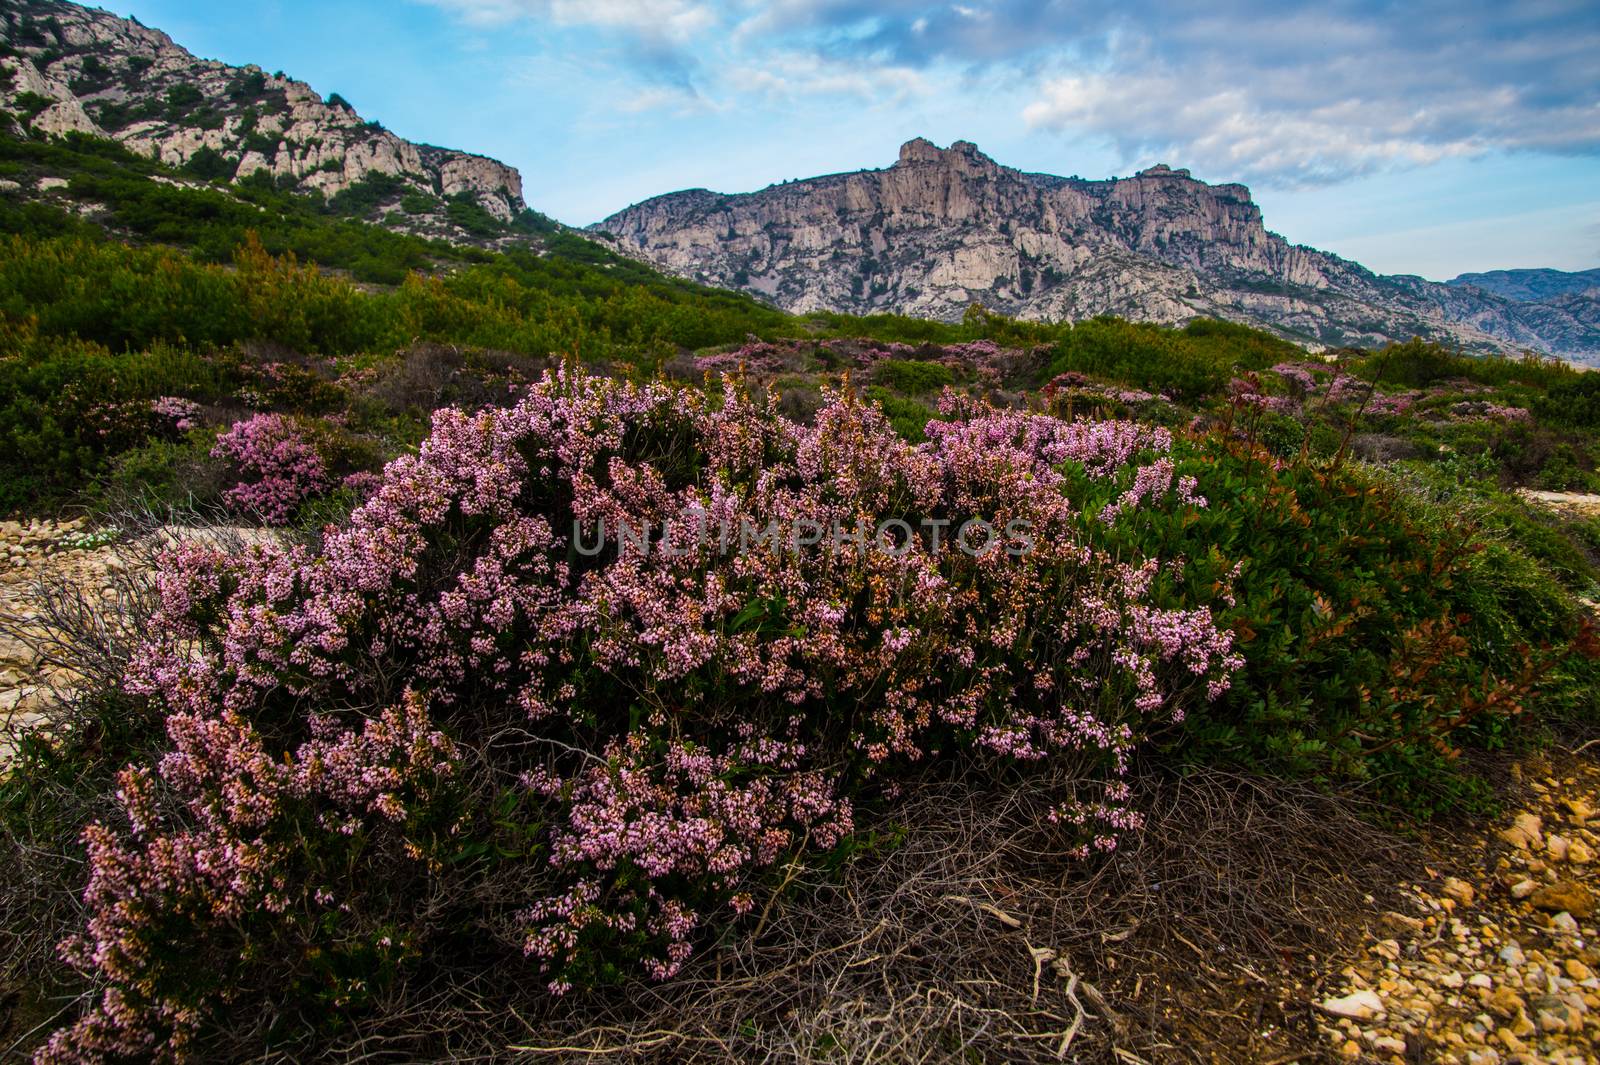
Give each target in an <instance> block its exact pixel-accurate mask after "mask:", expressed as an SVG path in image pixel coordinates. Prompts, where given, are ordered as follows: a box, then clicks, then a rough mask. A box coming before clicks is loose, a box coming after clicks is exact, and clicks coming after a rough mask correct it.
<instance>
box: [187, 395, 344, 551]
mask: <svg viewBox="0 0 1600 1065" xmlns="http://www.w3.org/2000/svg"><path fill="white" fill-rule="evenodd" d="M211 455H212V457H213V458H219V459H224V460H226V461H227V462H228V463H229V465H230V466H231V467H232V468H233V471H234V474H235V475H236V476H237V477H238V478H239V480H238V483H236V484H235V485H234V486H233V487H232V488H229V489H228V490H227V491H226V492H224V493H223V499H224V500H226V501H227V503H228V505H229V506H230V507H231V508H233V509H234V510H236V511H238V512H240V513H241V514H246V515H249V516H251V517H255V518H259V519H260V520H261V521H264V522H266V523H267V524H269V525H283V524H286V523H287V522H288V521H289V520H290V519H291V518H292V517H293V516H294V512H295V510H296V508H298V507H299V506H300V504H301V503H303V502H304V501H305V500H306V499H308V498H309V497H311V496H313V495H315V494H317V493H318V492H321V491H323V490H325V489H327V488H328V487H329V485H330V480H329V476H328V470H327V467H326V465H325V464H324V463H323V461H322V456H321V455H320V454H318V452H317V449H316V447H315V446H314V445H312V443H311V442H310V441H309V440H307V439H306V437H305V435H304V434H303V433H301V431H300V430H299V428H298V427H296V425H295V423H294V420H293V419H292V418H289V417H287V416H286V415H282V414H257V415H254V416H252V417H250V418H248V419H246V420H244V421H242V422H235V423H234V424H233V425H232V426H231V427H229V428H228V430H227V431H226V432H224V433H223V434H222V435H221V436H220V437H218V438H217V443H216V446H215V447H214V448H212V450H211Z"/></svg>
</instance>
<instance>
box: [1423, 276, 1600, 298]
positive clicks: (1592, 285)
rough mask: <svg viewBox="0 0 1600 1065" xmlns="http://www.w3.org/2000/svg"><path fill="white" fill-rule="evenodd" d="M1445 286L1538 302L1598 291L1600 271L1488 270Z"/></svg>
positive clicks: (1456, 279)
mask: <svg viewBox="0 0 1600 1065" xmlns="http://www.w3.org/2000/svg"><path fill="white" fill-rule="evenodd" d="M1446 284H1450V285H1471V286H1473V287H1475V288H1481V289H1483V290H1484V291H1485V292H1493V293H1494V294H1495V295H1496V296H1504V297H1505V298H1506V299H1508V300H1521V301H1526V302H1529V303H1540V302H1543V301H1545V300H1550V299H1554V298H1556V297H1558V296H1565V295H1569V294H1571V293H1577V292H1587V291H1589V290H1591V289H1600V270H1575V271H1568V270H1488V271H1485V272H1483V273H1480V274H1462V275H1461V276H1459V277H1453V278H1451V279H1450V280H1449V281H1447V282H1446Z"/></svg>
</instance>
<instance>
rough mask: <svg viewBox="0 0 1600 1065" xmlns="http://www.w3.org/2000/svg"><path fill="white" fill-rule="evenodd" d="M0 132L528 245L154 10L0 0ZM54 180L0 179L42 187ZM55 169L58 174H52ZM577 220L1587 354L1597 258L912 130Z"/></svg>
mask: <svg viewBox="0 0 1600 1065" xmlns="http://www.w3.org/2000/svg"><path fill="white" fill-rule="evenodd" d="M0 39H3V41H4V47H3V48H0V109H3V112H4V113H0V132H4V131H7V130H9V132H10V133H11V135H14V136H15V135H23V136H27V135H31V136H55V135H62V134H67V133H73V132H77V133H85V134H91V135H96V136H102V137H108V138H111V139H114V140H116V141H119V142H121V143H122V144H123V145H125V146H127V147H128V148H130V149H133V150H134V151H137V152H139V153H141V154H144V155H150V156H154V157H156V158H158V159H159V160H161V161H162V162H165V163H167V164H170V165H172V166H177V167H180V168H181V169H182V170H183V171H184V172H186V174H188V175H192V177H188V178H186V180H192V181H193V182H194V183H197V184H199V183H204V182H207V181H217V180H227V181H245V180H250V181H263V180H270V181H271V182H273V183H274V184H275V185H276V186H278V187H280V188H286V189H292V190H294V191H298V192H302V193H305V194H308V195H321V196H324V197H329V198H337V199H339V200H340V201H341V203H342V204H343V206H344V207H346V208H348V212H347V213H353V214H356V216H359V217H363V218H365V219H366V220H369V221H372V222H377V223H380V224H382V225H385V226H389V227H391V228H394V229H399V230H403V231H406V232H412V233H417V234H419V235H422V236H427V237H436V238H441V239H445V240H450V241H452V242H456V243H472V244H482V245H489V246H497V247H508V246H517V245H527V244H529V243H537V242H538V241H539V240H540V236H539V234H540V233H541V232H547V231H548V230H549V229H550V228H552V226H553V224H552V223H550V222H549V220H548V219H545V218H543V216H540V215H537V214H536V213H534V212H532V211H530V210H529V209H528V206H527V204H525V203H524V202H523V199H522V180H521V176H520V175H519V174H518V173H517V171H516V170H515V169H514V168H512V167H510V166H507V165H505V164H503V163H500V162H497V161H495V160H493V159H489V158H486V157H484V156H480V155H473V154H470V153H467V152H461V151H455V150H450V149H445V148H436V147H433V146H430V145H424V144H415V143H412V142H410V141H407V140H405V139H403V138H401V137H398V136H396V135H395V134H393V133H390V132H389V131H387V130H385V129H383V128H382V127H381V126H379V125H378V124H377V123H373V122H367V121H365V120H363V119H362V117H361V116H360V115H358V114H356V112H355V111H354V110H353V109H352V108H351V107H350V106H349V104H347V103H345V102H344V101H343V100H341V99H339V98H338V97H337V96H328V97H323V96H321V95H320V94H318V93H317V92H316V91H314V90H313V89H312V88H311V87H310V86H309V85H307V84H305V83H304V82H300V81H295V80H294V79H292V78H290V77H287V76H285V75H283V74H281V73H275V74H268V73H267V72H265V71H263V70H261V69H260V68H258V67H254V66H244V67H234V66H229V65H227V64H224V63H219V62H215V61H211V60H204V59H198V58H196V57H195V56H194V55H192V54H190V53H189V52H188V51H186V50H185V49H183V48H182V47H180V46H178V45H177V44H175V43H174V42H173V41H172V39H171V38H170V37H168V36H167V35H166V34H164V33H162V32H160V31H159V30H155V29H151V28H148V27H145V26H143V25H141V24H140V23H138V22H137V21H135V20H131V19H123V18H118V17H116V16H114V15H111V14H109V13H107V12H105V11H101V10H98V9H93V8H85V7H81V6H78V5H76V4H72V3H66V2H64V0H0ZM54 180H55V179H51V178H41V179H38V181H37V187H32V188H28V189H17V188H14V186H15V185H16V184H17V183H16V182H14V181H10V180H8V179H0V190H4V189H5V187H6V186H13V188H12V194H21V195H24V196H35V197H38V198H42V199H47V200H48V199H50V198H51V196H52V195H53V189H54V186H51V185H50V184H49V183H50V182H51V181H54ZM56 184H60V182H56ZM589 235H590V236H591V237H592V238H594V239H595V240H598V241H600V242H603V243H606V244H608V245H610V246H611V247H612V248H614V249H615V250H617V251H620V252H622V253H624V254H627V255H629V256H632V257H634V258H636V259H640V260H642V261H644V262H647V263H649V264H652V265H654V266H657V267H659V268H662V269H664V270H667V271H669V272H671V273H674V274H677V275H679V276H682V277H686V278H690V279H692V280H696V281H702V282H706V283H709V284H713V285H718V286H722V287H727V288H735V289H742V290H745V291H747V292H750V293H753V294H755V295H757V296H758V297H760V298H763V299H766V300H768V301H770V302H772V303H774V304H776V305H777V306H779V307H782V308H784V309H786V310H790V311H796V312H802V313H803V312H810V311H817V310H836V311H849V312H856V313H876V312H898V313H903V314H909V315H920V316H927V317H937V318H943V319H953V318H959V317H960V316H961V315H962V314H964V313H965V312H966V310H967V308H968V306H970V305H971V304H972V303H975V302H977V303H982V304H983V305H985V306H986V307H989V308H991V309H993V310H997V311H1002V312H1005V313H1008V314H1014V315H1018V316H1021V317H1024V318H1038V319H1063V318H1065V319H1074V320H1076V319H1081V318H1087V317H1092V316H1095V315H1102V314H1116V315H1121V316H1123V317H1127V318H1131V319H1136V320H1146V321H1156V322H1165V323H1175V324H1176V323H1182V322H1186V321H1189V320H1191V319H1194V318H1199V317H1219V318H1226V319H1231V320H1234V321H1239V322H1245V323H1248V324H1251V325H1256V326H1260V327H1263V328H1267V329H1270V330H1272V331H1274V332H1276V333H1278V334H1280V335H1282V336H1285V337H1288V338H1290V339H1293V340H1296V341H1298V342H1300V343H1303V344H1305V345H1307V346H1308V347H1311V348H1314V349H1315V348H1335V347H1341V346H1347V345H1361V346H1370V345H1377V344H1382V343H1386V342H1388V341H1392V340H1404V339H1408V338H1410V337H1411V336H1414V335H1415V336H1422V337H1425V338H1428V339H1433V340H1438V341H1442V342H1445V343H1449V344H1453V345H1458V346H1460V347H1462V348H1464V349H1467V350H1470V351H1477V352H1491V351H1501V352H1515V351H1521V350H1534V351H1539V352H1545V353H1552V354H1557V355H1560V356H1562V357H1564V358H1569V359H1573V360H1575V361H1580V362H1590V363H1595V364H1600V289H1597V288H1596V287H1595V286H1596V284H1597V283H1600V271H1589V272H1587V273H1583V274H1563V273H1561V272H1560V271H1554V270H1507V271H1495V272H1492V273H1486V274H1464V275H1462V276H1461V277H1459V278H1456V279H1455V280H1453V281H1451V282H1448V283H1445V284H1439V283H1436V282H1431V281H1426V280H1423V279H1422V278H1419V277H1410V276H1382V275H1379V274H1375V273H1373V272H1372V271H1370V270H1367V269H1366V268H1364V267H1362V266H1360V265H1359V264H1357V263H1353V262H1350V261H1348V260H1345V259H1341V258H1339V257H1338V256H1335V255H1331V254H1328V253H1326V252H1321V251H1318V250H1316V249H1313V248H1308V247H1304V246H1301V245H1295V244H1290V243H1289V242H1288V241H1286V240H1284V239H1283V238H1282V237H1280V236H1278V235H1277V234H1275V233H1271V232H1269V231H1268V230H1267V229H1266V228H1265V227H1264V225H1263V223H1262V217H1261V211H1260V208H1259V207H1257V206H1256V204H1255V203H1254V202H1253V201H1252V200H1251V198H1250V191H1249V189H1247V188H1245V187H1244V186H1243V185H1234V184H1229V185H1210V184H1207V183H1205V182H1202V181H1198V180H1195V179H1194V178H1193V177H1192V176H1190V174H1189V172H1188V171H1186V170H1174V169H1170V168H1168V167H1166V166H1156V167H1152V168H1150V169H1148V170H1144V171H1141V172H1140V173H1138V174H1135V175H1133V176H1132V177H1128V178H1111V179H1106V180H1085V179H1082V178H1076V177H1056V176H1053V175H1049V174H1031V173H1024V172H1022V171H1018V170H1014V169H1011V168H1009V167H1005V166H1001V165H999V164H997V163H996V162H995V161H994V160H992V159H990V158H989V157H988V156H986V155H984V154H983V153H982V152H981V151H979V150H978V148H977V147H976V146H975V145H973V144H971V143H969V142H966V141H958V142H956V143H955V144H953V145H951V146H950V147H949V148H947V149H941V148H939V147H936V146H935V145H933V144H931V143H929V142H928V141H926V140H922V139H920V138H919V139H917V140H913V141H910V142H909V143H907V144H906V145H905V146H904V147H903V148H902V149H901V150H900V156H899V159H898V160H897V161H896V162H895V163H894V164H893V165H892V166H890V167H887V168H885V169H882V170H862V171H856V172H854V173H848V174H835V175H829V176H826V177H817V178H809V179H805V180H800V181H790V182H786V183H784V184H781V185H774V186H771V187H769V188H766V189H763V190H761V191H759V192H754V193H749V194H743V195H728V194H723V193H716V192H710V191H707V190H705V189H693V190H689V191H685V192H675V193H671V194H668V195H665V196H659V197H656V198H654V199H651V200H647V201H645V202H644V203H641V204H638V205H636V206H633V207H629V208H627V209H626V210H623V211H620V212H618V213H617V214H614V215H612V216H611V217H610V218H607V219H606V220H605V221H603V222H601V223H600V224H599V225H597V226H594V227H591V230H590V233H589Z"/></svg>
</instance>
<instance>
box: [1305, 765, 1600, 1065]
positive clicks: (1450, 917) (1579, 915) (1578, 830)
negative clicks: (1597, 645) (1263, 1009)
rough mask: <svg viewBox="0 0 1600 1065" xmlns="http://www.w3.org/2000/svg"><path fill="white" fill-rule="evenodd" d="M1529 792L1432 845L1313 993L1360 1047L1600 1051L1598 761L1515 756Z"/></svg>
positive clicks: (1539, 1058)
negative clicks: (1325, 986) (1395, 902)
mask: <svg viewBox="0 0 1600 1065" xmlns="http://www.w3.org/2000/svg"><path fill="white" fill-rule="evenodd" d="M1513 776H1514V778H1516V780H1517V781H1518V782H1519V783H1514V784H1513V787H1514V788H1515V789H1516V790H1518V791H1520V792H1521V793H1522V795H1523V796H1524V799H1525V801H1523V802H1521V803H1520V804H1519V808H1517V809H1515V810H1514V811H1512V812H1509V813H1508V814H1507V816H1506V817H1505V818H1503V819H1502V820H1501V821H1500V822H1499V823H1498V824H1494V825H1489V826H1483V829H1482V831H1479V832H1474V833H1471V834H1469V835H1468V836H1467V837H1466V838H1465V839H1461V840H1455V841H1451V842H1450V843H1449V844H1441V845H1438V846H1436V847H1434V848H1432V849H1433V850H1434V851H1435V854H1434V857H1435V858H1437V859H1438V868H1437V869H1430V870H1429V871H1430V872H1433V873H1436V874H1437V875H1436V876H1434V877H1433V878H1431V879H1429V880H1428V881H1427V882H1425V883H1410V884H1404V885H1402V889H1403V892H1404V897H1405V898H1407V899H1408V900H1409V906H1407V907H1406V908H1404V909H1403V910H1402V911H1399V912H1385V913H1383V914H1381V915H1375V916H1376V918H1377V919H1376V921H1374V922H1373V923H1372V924H1373V927H1375V928H1376V931H1375V932H1374V933H1373V934H1371V935H1370V936H1369V938H1368V940H1367V941H1366V942H1365V943H1363V944H1352V945H1351V946H1352V948H1353V949H1352V951H1351V952H1350V955H1349V956H1348V957H1347V959H1346V964H1343V965H1342V967H1341V968H1340V969H1339V978H1338V980H1336V981H1335V982H1334V983H1335V984H1336V985H1342V987H1343V992H1344V993H1342V994H1340V995H1336V996H1333V997H1329V998H1325V999H1323V1000H1321V1001H1320V1002H1318V1004H1317V1005H1318V1007H1319V1009H1320V1011H1321V1012H1322V1013H1323V1014H1324V1016H1325V1023H1324V1024H1323V1025H1322V1032H1323V1034H1324V1036H1325V1037H1326V1039H1327V1040H1328V1043H1329V1045H1330V1046H1331V1047H1332V1048H1333V1049H1334V1051H1335V1053H1337V1054H1338V1055H1341V1056H1343V1057H1345V1058H1348V1059H1351V1060H1377V1061H1384V1062H1413V1061H1438V1062H1450V1063H1462V1065H1498V1063H1508V1065H1509V1063H1512V1062H1521V1063H1535V1062H1549V1063H1572V1065H1578V1063H1588V1062H1596V1061H1600V1051H1597V1047H1600V975H1597V974H1600V942H1597V940H1596V902H1597V898H1600V861H1597V854H1600V767H1597V766H1596V764H1595V762H1594V761H1593V760H1592V759H1586V758H1582V757H1575V758H1573V759H1572V760H1571V761H1570V763H1569V764H1568V765H1566V766H1564V767H1563V768H1562V769H1561V770H1560V771H1552V770H1550V769H1549V768H1548V767H1544V766H1541V767H1540V768H1538V769H1537V771H1533V770H1530V769H1528V768H1525V767H1522V766H1520V765H1519V766H1515V767H1513Z"/></svg>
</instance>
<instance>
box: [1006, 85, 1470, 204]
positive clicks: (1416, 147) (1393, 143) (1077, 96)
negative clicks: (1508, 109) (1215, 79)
mask: <svg viewBox="0 0 1600 1065" xmlns="http://www.w3.org/2000/svg"><path fill="white" fill-rule="evenodd" d="M1466 105H1467V106H1470V107H1492V106H1494V102H1493V101H1492V100H1487V99H1485V100H1476V101H1470V102H1466ZM1440 117H1441V116H1438V115H1436V114H1430V113H1429V111H1428V110H1427V109H1426V108H1421V109H1418V108H1408V107H1406V106H1404V105H1403V104H1399V105H1396V104H1389V103H1386V102H1383V101H1363V100H1355V99H1352V100H1337V101H1330V102H1328V103H1325V104H1322V105H1318V106H1309V107H1294V108H1289V107H1282V106H1273V105H1272V104H1271V103H1270V102H1262V101H1260V100H1259V99H1257V98H1256V97H1255V96H1254V95H1253V94H1252V92H1251V91H1250V90H1249V89H1248V88H1246V87H1243V86H1228V87H1220V88H1213V89H1211V90H1209V91H1207V90H1204V89H1198V88H1197V87H1196V86H1195V85H1194V84H1192V82H1191V80H1190V79H1189V78H1186V77H1179V76H1175V75H1162V74H1144V75H1127V74H1092V75H1087V76H1081V77H1061V78H1055V79H1053V80H1050V81H1048V82H1047V83H1046V84H1045V85H1044V86H1043V87H1042V89H1041V90H1040V93H1039V99H1038V100H1036V101H1035V102H1033V103H1031V104H1029V105H1028V106H1027V107H1026V108H1025V109H1024V110H1023V118H1024V120H1025V121H1027V123H1028V124H1029V125H1030V126H1034V127H1036V128H1045V129H1053V130H1063V131H1066V130H1070V131H1073V132H1088V133H1094V134H1099V135H1101V136H1104V137H1105V138H1107V139H1109V140H1110V141H1112V142H1113V143H1114V144H1116V145H1117V147H1118V148H1119V149H1120V150H1121V151H1122V153H1123V155H1124V156H1125V158H1126V159H1127V160H1128V161H1129V162H1130V163H1149V162H1157V161H1166V162H1170V163H1172V164H1173V165H1175V166H1187V167H1191V168H1193V169H1196V170H1199V171H1201V172H1202V173H1204V174H1205V175H1207V176H1208V177H1211V178H1213V179H1221V180H1232V179H1234V178H1246V179H1248V178H1253V177H1262V176H1270V177H1272V178H1274V179H1277V180H1280V181H1287V182H1290V183H1293V182H1318V181H1324V180H1329V179H1333V178H1338V177H1343V176H1348V175H1352V174H1358V173H1364V172H1369V171H1371V170H1374V169H1378V168H1381V167H1387V166H1392V165H1396V164H1400V165H1421V164H1427V163H1433V162H1437V161H1439V160H1441V159H1445V158H1449V157H1451V156H1458V155H1476V154H1480V153H1482V152H1484V151H1486V150H1488V149H1489V148H1490V147H1491V146H1492V142H1491V141H1490V140H1489V139H1488V138H1487V137H1485V136H1483V135H1482V133H1480V132H1479V131H1478V130H1477V129H1475V128H1473V127H1471V126H1467V127H1464V128H1462V129H1461V131H1460V132H1459V133H1458V134H1455V135H1452V136H1442V137H1441V136H1438V135H1437V134H1436V133H1435V129H1436V127H1437V126H1438V125H1439V124H1440Z"/></svg>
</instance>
